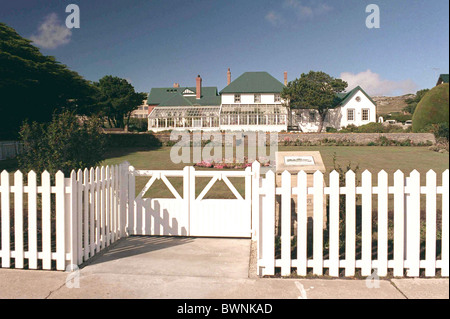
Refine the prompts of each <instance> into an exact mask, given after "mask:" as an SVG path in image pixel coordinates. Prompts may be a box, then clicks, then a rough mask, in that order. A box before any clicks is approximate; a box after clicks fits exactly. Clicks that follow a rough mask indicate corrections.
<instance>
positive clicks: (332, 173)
mask: <svg viewBox="0 0 450 319" xmlns="http://www.w3.org/2000/svg"><path fill="white" fill-rule="evenodd" d="M330 177H332V178H336V177H337V178H339V173H338V171H336V170H333V171H332V172H331V173H330Z"/></svg>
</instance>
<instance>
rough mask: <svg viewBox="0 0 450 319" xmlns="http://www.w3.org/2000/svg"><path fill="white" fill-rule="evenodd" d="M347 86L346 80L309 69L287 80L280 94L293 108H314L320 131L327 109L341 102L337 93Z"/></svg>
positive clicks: (320, 130) (319, 130)
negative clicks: (297, 76) (317, 114)
mask: <svg viewBox="0 0 450 319" xmlns="http://www.w3.org/2000/svg"><path fill="white" fill-rule="evenodd" d="M347 86H348V84H347V82H345V81H342V80H341V79H335V78H333V77H332V76H330V75H328V74H326V73H324V72H314V71H310V72H309V73H308V74H305V73H303V74H302V75H301V76H300V78H299V79H295V80H294V81H292V82H289V83H288V85H287V87H285V88H284V90H283V92H282V94H281V96H282V98H283V99H285V100H287V101H289V103H290V106H291V108H293V109H312V110H316V111H317V112H318V113H319V128H318V132H322V129H323V123H324V121H325V117H326V115H327V114H328V112H329V110H331V109H334V108H336V107H337V106H338V105H339V103H340V102H341V99H340V98H339V97H338V95H337V94H338V93H341V92H343V91H345V89H346V88H347Z"/></svg>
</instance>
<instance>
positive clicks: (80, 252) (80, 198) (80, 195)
mask: <svg viewBox="0 0 450 319" xmlns="http://www.w3.org/2000/svg"><path fill="white" fill-rule="evenodd" d="M76 185H77V229H79V232H80V233H79V234H78V236H77V237H78V243H77V247H78V253H77V256H78V265H81V263H82V262H83V233H82V231H83V214H84V213H83V208H84V205H83V171H82V170H81V169H79V170H78V172H77V179H76Z"/></svg>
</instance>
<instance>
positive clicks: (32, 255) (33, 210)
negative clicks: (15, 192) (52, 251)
mask: <svg viewBox="0 0 450 319" xmlns="http://www.w3.org/2000/svg"><path fill="white" fill-rule="evenodd" d="M37 253H38V249H37V178H36V173H35V172H34V171H30V172H29V173H28V268H29V269H37V268H38V265H37V260H38V258H37Z"/></svg>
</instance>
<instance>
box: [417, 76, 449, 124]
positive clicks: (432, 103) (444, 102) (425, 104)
mask: <svg viewBox="0 0 450 319" xmlns="http://www.w3.org/2000/svg"><path fill="white" fill-rule="evenodd" d="M448 103H449V85H448V84H441V85H438V86H437V87H435V88H433V89H432V90H431V91H429V92H428V93H427V94H425V96H424V97H423V98H422V100H421V101H420V103H419V104H418V105H417V108H416V111H415V112H414V116H413V131H414V132H421V131H423V130H424V129H426V128H427V127H428V126H430V125H433V124H441V123H447V125H448V123H449V112H448Z"/></svg>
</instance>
